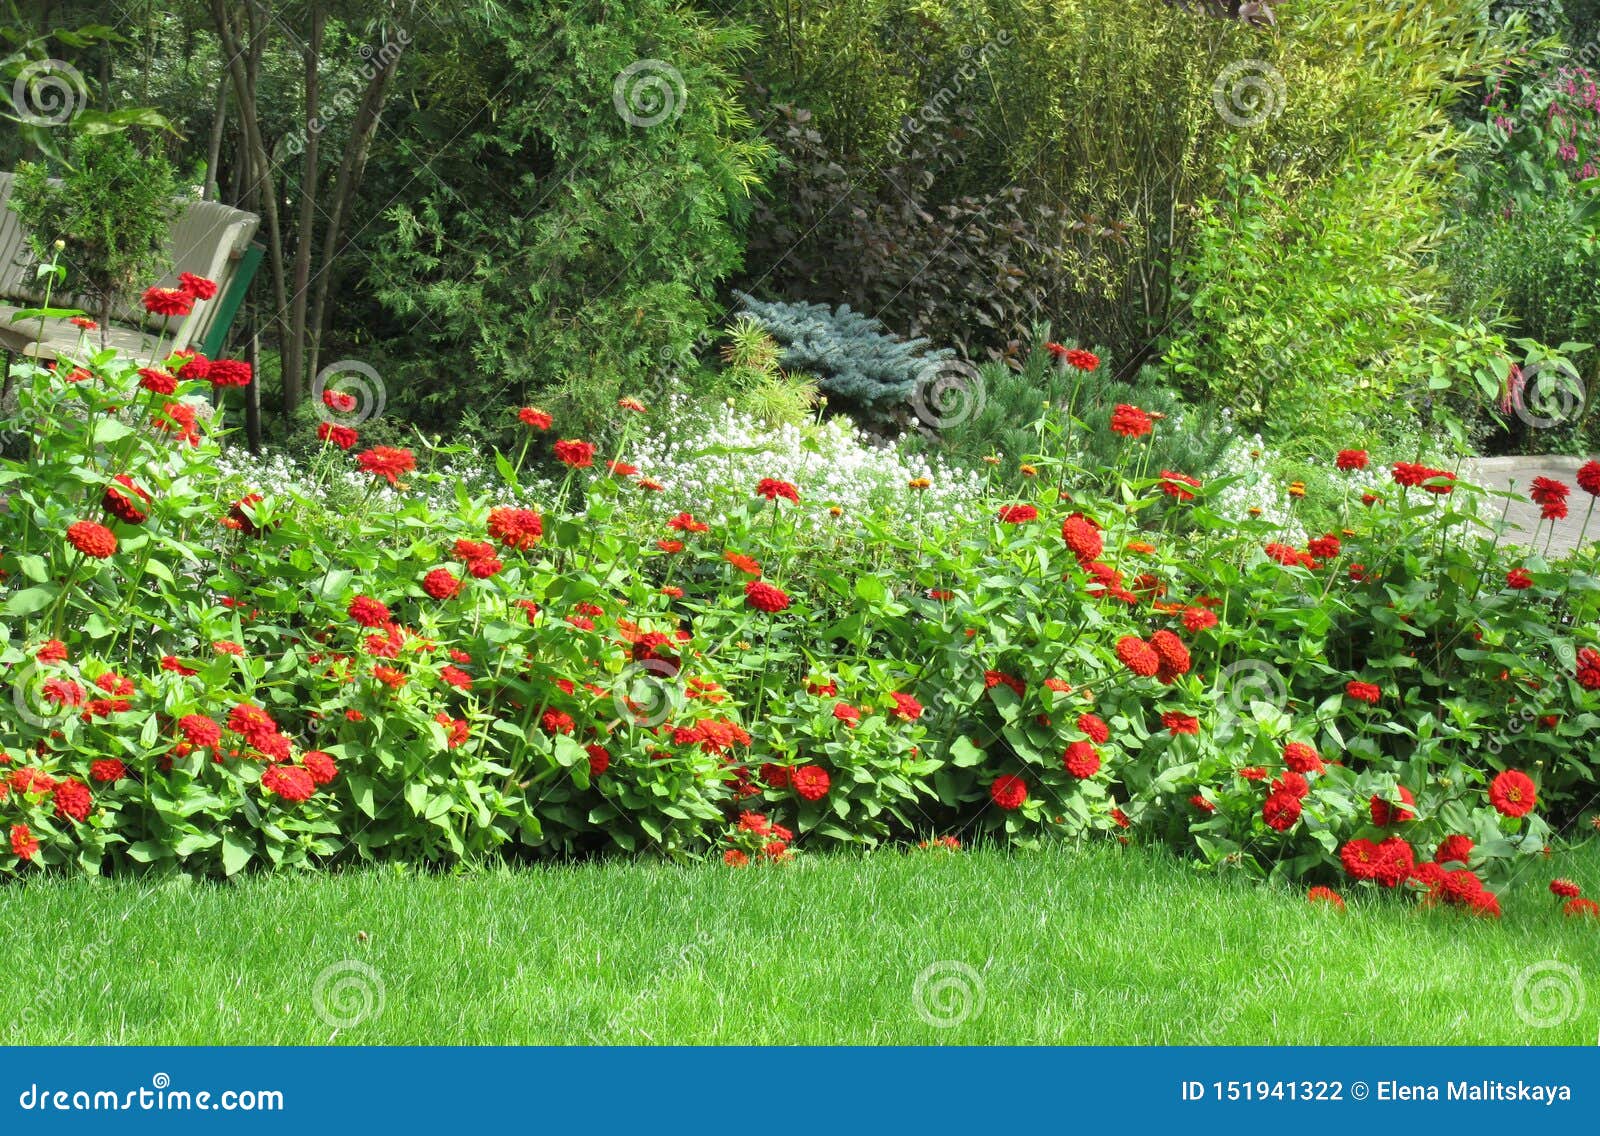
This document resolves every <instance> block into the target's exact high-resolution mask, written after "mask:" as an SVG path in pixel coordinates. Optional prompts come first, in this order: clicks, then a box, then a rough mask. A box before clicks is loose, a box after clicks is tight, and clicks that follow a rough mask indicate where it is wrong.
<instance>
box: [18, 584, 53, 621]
mask: <svg viewBox="0 0 1600 1136" xmlns="http://www.w3.org/2000/svg"><path fill="white" fill-rule="evenodd" d="M55 598H56V590H55V589H54V588H24V589H23V590H22V591H20V592H18V593H17V594H16V595H14V596H12V597H11V598H10V599H9V600H7V601H6V606H5V613H6V614H7V615H18V616H22V615H33V614H35V613H37V612H41V611H43V610H44V609H45V608H47V607H49V606H50V605H51V604H52V603H53V602H55Z"/></svg>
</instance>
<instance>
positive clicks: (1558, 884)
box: [1550, 879, 1583, 899]
mask: <svg viewBox="0 0 1600 1136" xmlns="http://www.w3.org/2000/svg"><path fill="white" fill-rule="evenodd" d="M1550 894H1551V895H1558V896H1561V897H1562V898H1563V899H1576V898H1578V896H1580V895H1582V894H1583V889H1582V888H1581V887H1579V886H1578V885H1577V884H1575V883H1573V882H1572V881H1571V880H1568V879H1556V880H1551V881H1550Z"/></svg>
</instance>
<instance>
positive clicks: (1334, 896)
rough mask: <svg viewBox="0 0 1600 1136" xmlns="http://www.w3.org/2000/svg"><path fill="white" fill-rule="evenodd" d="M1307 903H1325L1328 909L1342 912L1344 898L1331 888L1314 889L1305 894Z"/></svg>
mask: <svg viewBox="0 0 1600 1136" xmlns="http://www.w3.org/2000/svg"><path fill="white" fill-rule="evenodd" d="M1306 902H1307V903H1326V904H1327V905H1328V906H1329V907H1334V908H1337V909H1338V910H1340V911H1343V910H1344V897H1343V896H1342V895H1340V894H1339V893H1338V892H1336V891H1334V890H1333V889H1332V888H1328V887H1314V888H1312V889H1311V890H1310V891H1308V892H1306Z"/></svg>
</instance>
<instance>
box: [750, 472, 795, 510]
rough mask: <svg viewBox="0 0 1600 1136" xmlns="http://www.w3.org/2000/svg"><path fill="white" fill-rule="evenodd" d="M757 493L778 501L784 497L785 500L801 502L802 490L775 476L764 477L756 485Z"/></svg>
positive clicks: (769, 499)
mask: <svg viewBox="0 0 1600 1136" xmlns="http://www.w3.org/2000/svg"><path fill="white" fill-rule="evenodd" d="M756 495H757V496H760V497H765V498H766V499H767V500H768V501H776V500H777V499H778V498H780V497H782V498H783V499H784V500H785V501H793V502H795V504H799V503H800V491H799V490H798V489H796V488H795V487H794V486H793V485H791V484H790V483H789V482H787V481H779V480H778V479H777V478H774V477H763V478H762V479H761V482H760V484H758V485H757V486H756Z"/></svg>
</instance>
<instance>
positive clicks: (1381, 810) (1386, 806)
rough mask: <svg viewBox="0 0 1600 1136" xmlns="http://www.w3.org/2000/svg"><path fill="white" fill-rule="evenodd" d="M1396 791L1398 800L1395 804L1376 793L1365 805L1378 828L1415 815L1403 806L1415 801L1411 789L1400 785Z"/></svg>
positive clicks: (1403, 820)
mask: <svg viewBox="0 0 1600 1136" xmlns="http://www.w3.org/2000/svg"><path fill="white" fill-rule="evenodd" d="M1398 791H1399V796H1400V801H1399V802H1398V803H1395V804H1391V803H1390V802H1388V801H1386V800H1384V799H1383V798H1382V797H1380V796H1378V794H1376V793H1374V794H1373V795H1372V796H1371V798H1369V799H1368V801H1367V807H1368V809H1369V811H1370V812H1371V813H1372V823H1373V824H1375V825H1377V826H1378V827H1379V828H1387V827H1388V826H1389V825H1391V824H1404V823H1405V822H1406V821H1408V820H1412V819H1414V818H1415V817H1416V815H1417V814H1416V813H1414V812H1412V811H1411V810H1410V809H1408V808H1406V807H1405V806H1406V805H1414V804H1416V803H1417V799H1416V798H1415V797H1413V796H1412V795H1411V790H1410V789H1407V788H1406V787H1405V786H1404V785H1401V786H1399V787H1398Z"/></svg>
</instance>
